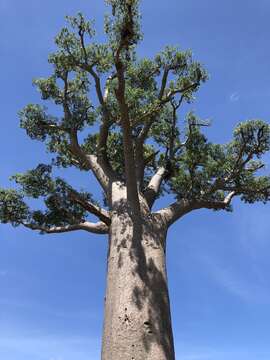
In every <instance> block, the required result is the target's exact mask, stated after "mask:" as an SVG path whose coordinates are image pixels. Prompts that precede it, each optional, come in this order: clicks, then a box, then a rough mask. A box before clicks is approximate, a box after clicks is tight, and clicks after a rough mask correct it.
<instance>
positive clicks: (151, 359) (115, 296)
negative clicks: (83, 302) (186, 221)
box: [102, 204, 175, 360]
mask: <svg viewBox="0 0 270 360" xmlns="http://www.w3.org/2000/svg"><path fill="white" fill-rule="evenodd" d="M165 239H166V229H165V227H164V225H163V223H162V221H161V219H158V218H154V217H153V216H149V217H146V216H145V217H144V218H143V219H141V220H138V219H137V220H136V221H134V220H133V221H132V220H131V218H130V217H129V215H128V211H127V210H126V206H125V204H122V205H121V206H119V207H118V209H117V210H116V211H114V212H113V217H112V224H111V232H110V238H109V251H108V270H107V271H108V273H107V291H106V298H105V321H104V333H103V343H102V360H174V359H175V357H174V347H173V336H172V327H171V316H170V304H169V296H168V287H167V275H166V264H165Z"/></svg>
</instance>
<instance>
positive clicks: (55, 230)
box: [21, 221, 109, 234]
mask: <svg viewBox="0 0 270 360" xmlns="http://www.w3.org/2000/svg"><path fill="white" fill-rule="evenodd" d="M21 224H22V225H23V226H24V227H26V228H28V229H31V230H39V231H41V232H42V233H46V234H59V233H66V232H71V231H76V230H85V231H88V232H90V233H93V234H108V232H109V228H108V226H107V225H106V224H104V223H103V222H98V223H92V222H88V221H85V222H82V223H79V224H73V225H65V226H52V227H47V226H42V225H35V224H27V223H21Z"/></svg>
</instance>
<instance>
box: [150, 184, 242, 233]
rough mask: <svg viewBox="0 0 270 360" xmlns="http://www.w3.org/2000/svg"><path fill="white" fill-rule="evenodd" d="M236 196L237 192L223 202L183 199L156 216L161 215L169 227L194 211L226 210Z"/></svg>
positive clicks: (229, 195) (230, 194)
mask: <svg viewBox="0 0 270 360" xmlns="http://www.w3.org/2000/svg"><path fill="white" fill-rule="evenodd" d="M235 195H236V192H235V191H232V192H230V193H229V194H228V195H227V196H226V197H225V199H224V200H223V201H209V200H187V199H182V200H178V201H176V202H175V203H173V204H171V205H170V206H168V207H167V208H164V209H162V210H160V211H158V212H157V213H156V214H159V215H161V216H162V217H163V219H164V221H165V223H166V225H167V226H168V227H169V226H170V225H172V224H173V223H174V222H175V221H177V220H179V219H180V218H181V217H183V216H184V215H186V214H188V213H189V212H191V211H193V210H198V209H213V210H224V209H226V208H227V207H228V206H229V205H230V203H231V201H232V199H233V197H234V196H235Z"/></svg>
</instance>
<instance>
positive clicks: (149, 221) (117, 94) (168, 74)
mask: <svg viewBox="0 0 270 360" xmlns="http://www.w3.org/2000/svg"><path fill="white" fill-rule="evenodd" d="M108 3H109V4H110V5H111V8H112V15H111V16H108V17H106V18H105V33H106V35H107V41H106V42H104V43H96V42H95V32H94V29H93V26H92V23H91V22H89V21H87V20H86V19H85V18H84V17H83V15H82V14H78V15H77V16H75V17H68V18H67V21H68V25H67V27H65V28H63V29H62V31H61V32H60V34H59V35H58V36H57V37H56V45H57V47H58V49H57V51H56V52H55V53H53V54H52V55H50V57H49V62H50V63H51V64H52V67H53V72H52V75H51V76H50V77H49V78H46V79H45V78H42V79H39V80H35V85H36V86H37V88H38V90H39V91H40V93H41V98H42V99H43V100H51V101H52V102H53V104H54V105H57V106H58V107H59V109H60V110H59V111H58V112H57V114H58V116H54V115H51V114H50V111H49V110H48V109H47V108H46V107H44V106H41V105H36V104H30V105H27V106H26V107H25V108H24V109H23V110H22V111H21V112H20V124H21V127H22V128H23V129H25V131H26V133H27V135H28V136H29V137H30V138H31V139H33V140H39V141H42V142H44V143H45V144H46V147H47V150H48V151H49V152H51V153H52V154H53V160H52V163H50V164H39V165H38V166H37V167H36V168H35V169H33V170H29V171H27V172H26V173H24V174H17V175H15V176H13V180H15V182H16V183H17V187H16V189H8V190H6V189H2V190H0V220H1V222H2V223H11V224H12V225H13V226H19V225H22V226H25V227H27V228H29V229H31V230H37V231H40V232H41V234H52V233H63V232H70V231H78V230H84V231H87V232H89V233H95V234H108V235H109V236H108V258H107V290H106V297H105V317H104V319H105V320H104V334H103V345H102V359H103V360H122V359H123V360H127V359H133V360H147V359H148V360H173V359H174V358H175V355H174V345H173V335H172V326H171V316H170V304H169V295H168V287H167V274H166V256H165V255H166V234H167V231H168V229H169V227H170V226H171V225H173V224H174V223H175V222H176V221H178V220H180V219H181V218H182V217H183V216H184V215H187V214H188V213H190V212H192V211H194V210H199V209H210V210H216V211H217V210H226V211H231V209H232V208H231V204H232V200H233V199H234V198H235V197H240V199H241V200H243V201H244V202H247V203H254V202H256V201H262V202H267V201H268V200H269V198H270V178H269V177H268V176H264V175H261V173H260V172H259V171H260V170H261V169H262V168H263V167H264V163H263V161H262V155H263V154H264V153H266V152H267V151H268V150H269V148H270V142H269V139H270V128H269V125H268V124H267V123H265V122H263V121H261V120H249V121H247V122H244V123H241V124H239V125H238V126H237V127H236V129H235V131H234V134H233V139H232V141H231V142H230V143H228V144H225V145H219V144H213V143H211V142H209V141H208V140H207V139H206V136H205V134H204V132H205V131H204V129H205V126H208V125H209V124H208V123H207V122H206V121H203V120H201V119H200V118H198V117H197V116H196V115H195V114H194V113H193V112H189V113H188V114H187V115H186V119H185V121H184V122H182V124H180V121H179V120H180V119H179V109H180V108H181V107H182V106H183V105H184V104H186V103H191V102H192V101H193V100H194V94H195V93H196V92H197V91H198V90H199V88H200V86H201V85H202V83H204V82H205V81H206V80H207V72H206V70H205V69H204V68H203V66H202V65H201V64H200V63H199V62H197V61H195V60H194V59H193V56H192V54H191V52H190V51H181V50H179V49H178V48H172V47H166V48H165V50H164V51H162V52H161V53H159V54H158V55H156V56H155V57H154V58H153V59H139V58H138V56H137V55H136V46H137V44H138V42H139V41H141V39H142V35H141V32H140V24H139V13H138V0H110V1H108ZM52 109H54V106H53V107H52ZM55 167H61V168H68V167H75V168H76V169H78V170H79V171H83V172H91V173H92V174H93V175H94V177H95V178H96V180H97V182H98V183H99V185H100V188H101V191H102V194H103V198H104V204H100V203H98V202H97V201H95V199H94V198H93V195H92V194H91V193H89V192H87V191H85V192H83V191H79V190H78V189H75V188H73V187H72V186H70V185H69V184H68V183H67V182H66V181H65V180H63V179H61V178H59V177H54V176H53V169H54V168H55ZM78 185H80V184H78ZM167 193H170V194H173V195H174V196H175V201H174V202H173V203H172V204H170V205H169V206H168V207H165V208H163V209H160V210H157V209H156V207H154V204H155V201H156V200H157V199H158V198H160V197H162V196H166V194H167ZM29 197H32V198H34V199H37V198H40V199H42V200H43V201H44V206H43V208H42V210H31V209H30V207H29V206H28V205H27V198H29ZM44 208H45V210H44ZM153 209H154V210H153ZM93 217H95V218H96V219H97V220H96V222H93Z"/></svg>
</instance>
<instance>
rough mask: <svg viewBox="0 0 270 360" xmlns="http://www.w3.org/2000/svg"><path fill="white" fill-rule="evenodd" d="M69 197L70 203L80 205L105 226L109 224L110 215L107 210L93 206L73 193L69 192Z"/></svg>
mask: <svg viewBox="0 0 270 360" xmlns="http://www.w3.org/2000/svg"><path fill="white" fill-rule="evenodd" d="M69 197H70V199H71V200H72V201H74V202H76V203H77V204H79V205H81V206H82V207H83V208H84V209H85V210H87V211H88V212H90V213H91V214H93V215H95V216H96V217H98V218H99V220H101V221H102V222H104V223H105V224H106V225H108V226H109V225H110V224H111V219H110V213H109V212H108V211H107V210H105V209H103V208H101V207H99V206H97V205H95V204H93V203H92V202H91V201H89V200H86V199H83V198H82V197H81V196H80V194H78V193H77V192H75V191H70V192H69Z"/></svg>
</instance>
